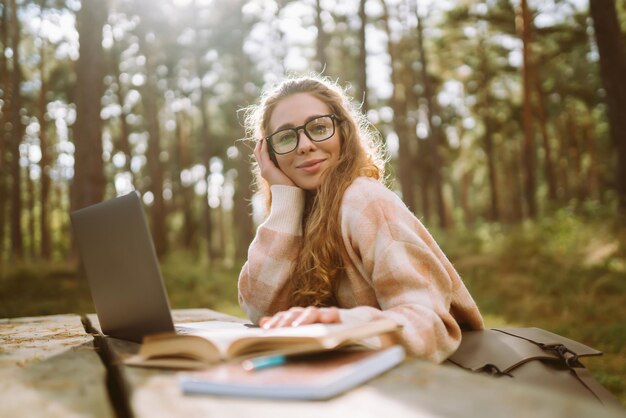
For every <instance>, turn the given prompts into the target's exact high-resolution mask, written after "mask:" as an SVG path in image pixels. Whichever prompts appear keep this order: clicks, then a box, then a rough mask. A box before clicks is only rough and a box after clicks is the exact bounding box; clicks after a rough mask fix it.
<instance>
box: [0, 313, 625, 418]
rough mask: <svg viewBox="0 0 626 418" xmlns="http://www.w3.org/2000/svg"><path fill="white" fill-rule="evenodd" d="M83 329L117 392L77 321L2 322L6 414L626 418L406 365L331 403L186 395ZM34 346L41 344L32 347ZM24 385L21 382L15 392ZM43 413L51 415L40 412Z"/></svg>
mask: <svg viewBox="0 0 626 418" xmlns="http://www.w3.org/2000/svg"><path fill="white" fill-rule="evenodd" d="M174 318H175V321H176V322H193V321H205V320H214V319H219V320H232V321H242V320H241V319H238V318H234V317H230V316H227V315H224V314H220V313H218V312H215V311H210V310H206V309H201V310H181V311H175V312H174ZM83 322H84V323H85V325H86V329H87V330H88V331H89V332H92V333H94V334H95V339H94V342H95V345H96V346H97V347H98V350H99V351H100V354H101V357H102V360H103V362H104V364H105V366H106V369H107V376H108V385H107V384H106V380H105V375H104V371H103V367H102V365H101V364H100V363H99V361H100V359H99V358H98V356H97V355H96V354H95V353H94V350H93V348H92V346H91V338H92V337H91V336H90V335H89V334H88V333H86V332H85V331H84V330H82V329H81V328H80V322H79V321H78V318H77V317H76V316H73V315H67V316H58V317H42V318H21V319H14V320H13V319H11V320H2V322H0V324H1V325H0V326H1V327H2V328H0V336H1V337H2V338H3V343H2V352H0V378H1V380H0V381H2V384H1V386H0V416H2V417H4V416H7V417H12V416H34V415H42V416H57V415H58V416H72V413H74V414H75V415H81V416H113V415H117V416H119V417H138V418H139V417H150V418H152V417H155V416H156V417H158V416H165V417H168V416H185V417H195V416H198V417H204V416H211V417H228V418H231V417H233V418H237V417H241V418H250V417H254V418H262V417H268V418H281V417H285V418H287V417H288V418H294V417H297V418H308V417H315V418H319V417H327V418H332V417H338V418H339V417H341V418H344V417H366V418H367V417H376V418H379V417H383V418H385V417H388V418H391V417H393V418H404V417H486V416H487V417H492V416H496V417H509V416H511V417H517V416H524V417H526V416H527V417H550V418H552V417H568V418H569V417H572V416H580V417H621V416H623V411H618V410H613V409H610V408H605V407H603V406H601V405H600V404H595V403H591V402H584V401H582V400H577V399H571V398H568V397H566V396H563V395H561V394H559V393H553V392H548V391H545V390H538V389H535V388H533V387H529V386H526V385H523V384H517V383H514V382H507V383H503V382H502V381H499V380H497V379H492V378H489V377H485V376H479V375H474V374H471V373H467V372H465V371H463V370H460V369H457V368H453V367H448V366H441V365H435V364H432V363H429V362H426V361H422V360H417V359H411V360H407V361H406V362H405V363H403V364H402V365H401V366H399V367H397V368H395V369H393V370H391V371H389V372H387V373H385V374H384V375H382V376H380V377H378V378H376V379H374V380H372V381H371V382H369V383H367V384H365V385H363V386H360V387H358V388H356V389H354V390H352V391H350V392H348V393H346V394H344V395H341V396H338V397H336V398H334V399H331V400H329V401H324V402H320V401H315V402H302V401H271V400H264V399H244V398H227V397H219V396H185V395H183V394H182V393H181V391H180V389H179V386H178V373H176V372H172V371H164V370H155V369H142V368H135V367H128V366H126V365H124V364H123V359H124V358H125V357H126V356H128V355H132V354H134V353H136V352H137V350H138V348H139V344H136V343H131V342H128V341H123V340H118V339H115V338H109V337H105V336H104V335H101V334H100V333H99V325H98V321H97V318H96V316H95V315H89V316H87V317H86V318H84V319H83ZM55 324H56V325H55ZM53 327H54V328H53ZM45 332H47V333H48V334H45ZM46 335H47V336H46ZM5 336H8V339H7V342H8V344H6V347H5V341H4V339H5ZM29 336H30V337H29ZM29 338H31V339H32V340H35V341H36V343H34V344H31V342H30V340H28V339H29ZM46 363H49V364H46ZM15 381H17V382H19V383H18V384H17V385H15V384H14V382H15ZM105 387H106V388H107V389H108V391H109V399H107V397H106V395H105V393H104V390H105ZM107 402H108V403H107ZM41 411H46V413H42V414H37V412H41ZM48 411H56V412H50V413H48ZM112 411H114V412H112ZM28 412H30V414H29V413H28Z"/></svg>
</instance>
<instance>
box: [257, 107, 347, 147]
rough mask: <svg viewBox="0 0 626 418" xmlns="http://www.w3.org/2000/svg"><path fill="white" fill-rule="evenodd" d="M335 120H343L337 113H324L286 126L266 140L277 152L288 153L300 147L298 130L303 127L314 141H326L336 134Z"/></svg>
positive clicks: (308, 136) (305, 132)
mask: <svg viewBox="0 0 626 418" xmlns="http://www.w3.org/2000/svg"><path fill="white" fill-rule="evenodd" d="M335 121H337V122H338V123H340V122H341V119H339V118H338V117H337V116H336V115H334V114H330V115H323V116H318V117H316V118H315V119H311V120H310V121H308V122H307V123H305V124H304V125H301V126H297V127H295V128H285V129H281V130H279V131H276V132H274V133H273V134H271V135H270V136H268V137H266V138H265V140H266V141H267V143H268V144H269V145H270V147H271V148H272V151H274V153H276V154H288V153H290V152H291V151H293V150H295V149H296V148H298V143H299V142H300V135H298V132H299V131H300V130H301V129H302V130H303V131H304V134H305V135H306V136H307V138H309V139H310V140H311V141H313V142H322V141H326V140H327V139H328V138H330V137H331V136H333V135H334V134H335Z"/></svg>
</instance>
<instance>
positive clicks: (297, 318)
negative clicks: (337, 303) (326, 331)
mask: <svg viewBox="0 0 626 418" xmlns="http://www.w3.org/2000/svg"><path fill="white" fill-rule="evenodd" d="M339 322H341V319H340V318H339V309H337V308H316V307H315V306H309V307H308V308H301V307H294V308H291V309H289V310H288V311H282V312H278V313H276V314H274V316H264V317H263V318H261V320H260V321H259V325H260V326H261V328H265V329H269V328H279V327H297V326H299V325H306V324H336V323H339Z"/></svg>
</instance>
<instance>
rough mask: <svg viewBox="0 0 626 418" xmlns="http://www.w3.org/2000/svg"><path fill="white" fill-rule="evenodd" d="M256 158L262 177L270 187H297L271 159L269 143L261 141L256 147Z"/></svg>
mask: <svg viewBox="0 0 626 418" xmlns="http://www.w3.org/2000/svg"><path fill="white" fill-rule="evenodd" d="M254 158H255V159H256V162H257V163H258V164H259V170H261V177H263V178H264V179H265V181H267V182H268V183H269V185H270V186H273V185H276V184H282V185H284V186H295V184H294V182H293V181H291V179H290V178H289V177H287V176H286V175H285V173H283V172H282V170H281V169H280V168H278V167H277V166H276V164H274V162H273V161H272V159H271V158H270V153H269V149H268V145H267V141H266V140H265V139H264V138H263V139H260V140H259V141H258V142H257V143H256V146H255V147H254Z"/></svg>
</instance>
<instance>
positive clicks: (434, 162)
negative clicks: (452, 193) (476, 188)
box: [416, 13, 450, 230]
mask: <svg viewBox="0 0 626 418" xmlns="http://www.w3.org/2000/svg"><path fill="white" fill-rule="evenodd" d="M416 16H417V47H418V50H419V54H420V61H421V64H422V65H421V70H422V83H423V85H424V98H425V99H426V106H427V112H428V130H429V131H430V136H429V138H428V148H429V150H428V151H429V152H428V154H429V157H430V162H431V175H432V185H433V192H434V194H435V204H436V205H437V216H438V219H439V227H440V228H441V229H444V230H445V229H448V228H449V227H450V220H449V219H448V212H447V210H446V204H445V200H444V198H443V179H442V177H441V157H440V155H439V144H440V142H441V136H442V132H441V129H440V127H439V125H438V124H436V123H435V122H434V120H435V118H437V117H438V115H437V109H436V104H435V98H434V89H433V87H432V83H431V80H430V75H429V74H428V59H427V57H426V50H425V48H424V36H423V27H422V26H423V25H422V19H421V17H420V16H419V14H417V13H416Z"/></svg>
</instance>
